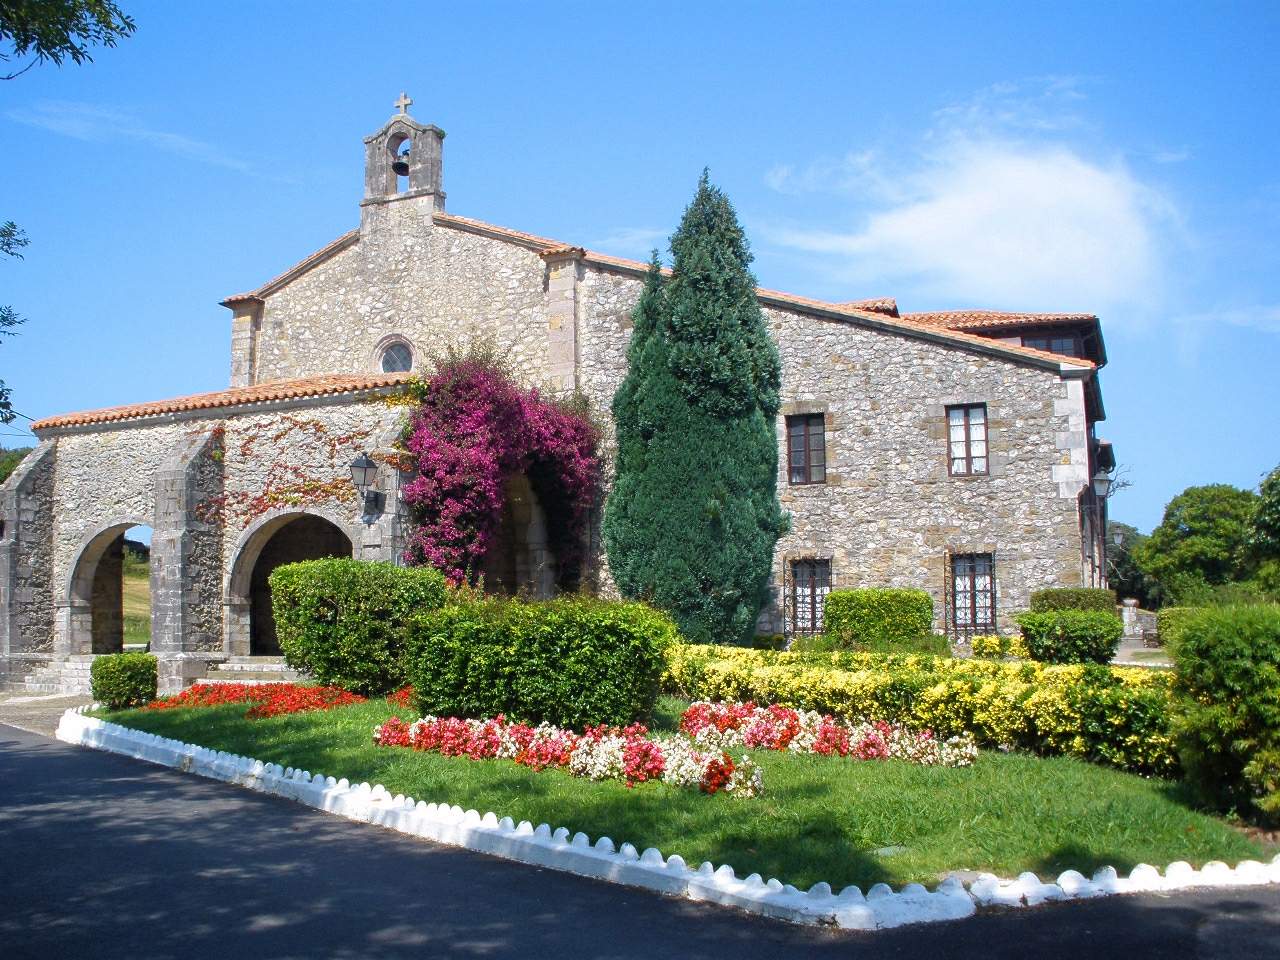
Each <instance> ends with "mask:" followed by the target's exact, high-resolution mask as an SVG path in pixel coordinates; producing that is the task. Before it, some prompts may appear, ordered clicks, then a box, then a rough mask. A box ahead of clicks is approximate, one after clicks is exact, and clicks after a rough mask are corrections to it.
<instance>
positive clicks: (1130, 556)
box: [1107, 521, 1161, 610]
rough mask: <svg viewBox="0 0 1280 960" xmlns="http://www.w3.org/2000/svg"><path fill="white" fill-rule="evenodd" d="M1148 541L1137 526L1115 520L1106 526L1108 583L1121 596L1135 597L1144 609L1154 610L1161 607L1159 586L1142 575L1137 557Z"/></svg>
mask: <svg viewBox="0 0 1280 960" xmlns="http://www.w3.org/2000/svg"><path fill="white" fill-rule="evenodd" d="M1117 534H1118V535H1119V539H1120V542H1119V543H1118V544H1117V543H1116V542H1115V537H1116V535H1117ZM1146 539H1147V536H1146V534H1144V533H1140V532H1139V531H1138V528H1137V527H1133V526H1130V525H1129V524H1127V523H1117V522H1115V521H1110V522H1108V523H1107V559H1108V561H1109V568H1108V571H1107V581H1108V583H1110V584H1111V588H1112V589H1113V590H1115V592H1116V594H1117V595H1118V596H1120V597H1132V598H1133V599H1135V600H1137V601H1138V606H1140V607H1141V608H1142V609H1144V610H1153V609H1155V608H1156V607H1157V606H1159V604H1160V599H1161V594H1160V585H1159V584H1158V583H1156V582H1155V581H1154V580H1152V579H1151V578H1150V577H1148V576H1147V575H1146V574H1145V573H1143V572H1142V570H1141V568H1140V567H1139V566H1138V561H1137V559H1136V557H1135V556H1134V554H1135V552H1136V551H1137V550H1138V548H1139V547H1140V546H1141V545H1142V544H1143V543H1144V542H1145V541H1146Z"/></svg>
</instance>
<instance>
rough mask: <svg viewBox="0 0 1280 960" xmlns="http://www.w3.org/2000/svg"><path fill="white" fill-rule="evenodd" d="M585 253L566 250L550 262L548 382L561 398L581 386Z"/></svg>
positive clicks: (578, 249)
mask: <svg viewBox="0 0 1280 960" xmlns="http://www.w3.org/2000/svg"><path fill="white" fill-rule="evenodd" d="M582 257H583V250H582V248H581V247H562V248H561V249H559V250H553V251H552V252H550V253H547V254H544V259H545V260H546V262H547V295H546V296H547V307H546V313H547V380H548V382H549V384H550V386H551V389H552V390H553V391H554V392H556V393H559V394H566V393H572V392H573V391H574V390H575V389H576V388H577V386H578V282H579V280H580V279H581V277H580V273H581V270H582Z"/></svg>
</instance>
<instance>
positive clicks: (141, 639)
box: [123, 564, 151, 644]
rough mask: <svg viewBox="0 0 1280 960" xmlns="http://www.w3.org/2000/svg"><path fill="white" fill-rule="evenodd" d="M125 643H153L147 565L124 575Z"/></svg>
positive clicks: (149, 582)
mask: <svg viewBox="0 0 1280 960" xmlns="http://www.w3.org/2000/svg"><path fill="white" fill-rule="evenodd" d="M123 579H124V642H125V643H126V644H129V643H149V642H150V641H151V576H150V571H149V568H148V567H147V565H146V564H140V565H139V567H138V568H136V569H132V570H128V571H126V573H125V575H124V578H123Z"/></svg>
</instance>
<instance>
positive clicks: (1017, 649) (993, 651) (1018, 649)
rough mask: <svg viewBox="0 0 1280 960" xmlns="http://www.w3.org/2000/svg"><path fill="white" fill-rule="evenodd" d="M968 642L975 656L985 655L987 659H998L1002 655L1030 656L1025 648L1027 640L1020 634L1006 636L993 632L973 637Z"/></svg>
mask: <svg viewBox="0 0 1280 960" xmlns="http://www.w3.org/2000/svg"><path fill="white" fill-rule="evenodd" d="M969 643H970V646H971V647H972V649H973V655H974V656H975V657H985V658H987V659H989V660H999V659H1001V658H1003V657H1016V658H1017V659H1020V660H1027V659H1030V657H1031V651H1030V650H1028V649H1027V641H1026V640H1025V639H1024V638H1023V637H1022V636H1021V634H1018V635H1014V636H1007V635H997V634H994V633H993V634H989V635H987V636H981V637H974V638H973V639H972V640H970V641H969Z"/></svg>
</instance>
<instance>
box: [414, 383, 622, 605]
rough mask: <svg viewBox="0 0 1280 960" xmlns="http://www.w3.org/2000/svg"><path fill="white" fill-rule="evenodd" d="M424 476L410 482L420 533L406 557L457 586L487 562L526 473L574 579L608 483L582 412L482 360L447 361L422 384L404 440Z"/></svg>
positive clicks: (565, 571) (565, 581)
mask: <svg viewBox="0 0 1280 960" xmlns="http://www.w3.org/2000/svg"><path fill="white" fill-rule="evenodd" d="M404 448H405V450H406V451H408V453H409V454H410V456H411V458H412V461H413V462H412V467H413V469H414V471H415V474H416V475H415V476H414V478H413V479H412V480H411V481H410V482H409V483H408V484H406V486H405V488H404V491H403V493H404V502H405V504H406V505H407V506H408V507H409V512H410V516H411V518H412V520H413V529H412V530H411V532H410V535H409V545H408V547H407V549H406V551H405V559H406V561H407V562H409V563H411V564H429V565H431V566H433V567H435V568H437V569H438V570H440V571H442V572H443V573H444V575H445V576H446V577H448V578H449V580H450V581H451V582H453V583H455V584H458V583H462V582H463V581H464V580H466V579H467V578H468V576H469V575H473V574H474V573H475V572H476V571H478V570H479V569H480V568H481V565H482V564H483V561H484V556H485V554H486V553H487V552H488V550H489V547H490V546H491V544H492V541H493V537H494V533H495V531H496V530H497V528H498V525H499V523H500V521H501V518H502V511H503V507H504V505H505V487H504V485H505V482H506V480H507V478H508V477H510V476H511V475H513V474H516V473H521V472H523V473H525V474H526V475H527V476H528V478H529V483H530V486H532V488H533V492H534V493H535V494H536V495H537V497H538V501H539V502H540V503H541V504H542V507H543V510H544V512H545V514H546V520H547V534H548V539H549V546H550V547H551V549H552V550H553V551H554V552H555V556H556V561H557V574H558V579H559V580H560V584H561V586H569V585H572V584H573V583H574V582H575V581H576V580H577V577H578V573H579V569H580V566H581V561H582V548H583V538H584V534H585V532H586V525H587V522H588V519H589V517H590V513H591V508H592V506H593V504H594V503H595V501H596V497H597V495H598V493H599V488H600V458H599V456H598V455H597V453H596V434H595V431H594V430H593V429H592V426H591V423H590V421H589V420H588V419H587V418H586V417H585V416H583V415H582V414H579V413H576V412H573V411H571V410H568V409H566V408H565V407H563V406H560V405H557V404H554V403H550V402H548V401H546V400H544V399H542V398H541V397H540V396H538V392H537V391H536V390H522V389H521V388H520V387H518V386H516V385H515V384H514V383H512V381H511V380H510V378H509V377H508V376H507V375H506V374H505V373H504V372H503V371H501V370H500V369H497V368H495V367H494V366H492V365H490V364H487V363H484V362H482V361H477V360H469V359H457V360H452V361H450V362H448V363H445V364H442V365H441V366H440V367H439V368H438V369H437V370H436V371H435V373H433V374H432V375H431V378H430V380H429V381H427V382H425V383H424V384H423V385H422V386H421V388H420V402H419V405H418V406H417V408H416V409H415V410H414V412H413V414H412V416H411V418H410V420H409V424H408V427H407V429H406V432H405V437H404Z"/></svg>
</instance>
